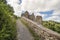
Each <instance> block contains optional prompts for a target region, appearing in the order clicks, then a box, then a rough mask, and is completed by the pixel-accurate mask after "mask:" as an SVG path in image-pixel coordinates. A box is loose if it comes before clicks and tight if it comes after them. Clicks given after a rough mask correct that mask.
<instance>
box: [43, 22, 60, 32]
mask: <svg viewBox="0 0 60 40" xmlns="http://www.w3.org/2000/svg"><path fill="white" fill-rule="evenodd" d="M43 26H45V27H47V28H49V29H51V30H53V31H56V32H58V33H60V23H58V22H54V21H43Z"/></svg>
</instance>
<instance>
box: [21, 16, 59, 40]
mask: <svg viewBox="0 0 60 40" xmlns="http://www.w3.org/2000/svg"><path fill="white" fill-rule="evenodd" d="M21 20H22V21H23V22H25V23H26V24H27V25H28V27H30V28H31V29H32V30H34V31H35V33H37V34H38V36H40V38H41V39H42V40H60V34H58V33H56V32H54V31H52V30H50V29H48V28H45V27H43V26H42V25H40V24H39V25H38V24H37V23H36V22H33V21H32V20H29V19H27V18H25V17H22V18H21Z"/></svg>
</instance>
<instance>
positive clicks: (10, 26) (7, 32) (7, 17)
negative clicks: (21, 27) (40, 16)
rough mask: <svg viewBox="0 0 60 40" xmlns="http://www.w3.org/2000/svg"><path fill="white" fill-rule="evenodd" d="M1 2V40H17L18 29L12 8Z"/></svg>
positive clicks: (2, 0)
mask: <svg viewBox="0 0 60 40" xmlns="http://www.w3.org/2000/svg"><path fill="white" fill-rule="evenodd" d="M5 2H6V0H0V40H15V38H16V27H15V19H14V16H13V10H12V7H10V6H9V5H7V4H5Z"/></svg>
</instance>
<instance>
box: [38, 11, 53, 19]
mask: <svg viewBox="0 0 60 40" xmlns="http://www.w3.org/2000/svg"><path fill="white" fill-rule="evenodd" d="M53 12H54V10H50V11H45V12H39V13H40V14H45V15H46V16H45V17H44V18H48V17H50V16H52V14H53Z"/></svg>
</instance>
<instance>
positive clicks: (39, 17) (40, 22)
mask: <svg viewBox="0 0 60 40" xmlns="http://www.w3.org/2000/svg"><path fill="white" fill-rule="evenodd" d="M35 20H36V22H37V23H38V24H42V17H41V16H36V19H35Z"/></svg>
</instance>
